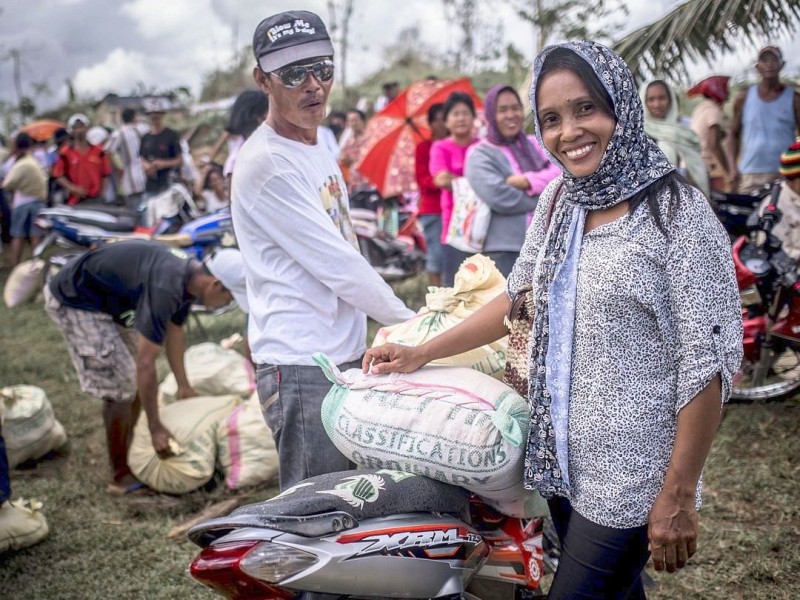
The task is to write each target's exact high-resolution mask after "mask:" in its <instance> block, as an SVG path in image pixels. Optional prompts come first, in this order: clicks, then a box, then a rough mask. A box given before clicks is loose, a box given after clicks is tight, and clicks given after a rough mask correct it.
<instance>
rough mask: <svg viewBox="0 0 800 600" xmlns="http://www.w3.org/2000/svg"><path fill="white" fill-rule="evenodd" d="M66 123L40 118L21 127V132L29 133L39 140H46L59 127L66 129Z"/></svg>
mask: <svg viewBox="0 0 800 600" xmlns="http://www.w3.org/2000/svg"><path fill="white" fill-rule="evenodd" d="M66 127H67V126H66V125H64V123H62V122H61V121H56V120H54V119H39V120H38V121H31V122H30V123H28V124H27V125H25V126H24V127H21V128H20V131H21V132H25V133H27V134H28V135H29V136H31V137H32V138H33V139H34V140H36V141H37V142H46V141H47V140H49V139H50V138H51V137H53V134H54V133H55V132H56V130H57V129H66Z"/></svg>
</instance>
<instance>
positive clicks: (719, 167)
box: [686, 75, 731, 192]
mask: <svg viewBox="0 0 800 600" xmlns="http://www.w3.org/2000/svg"><path fill="white" fill-rule="evenodd" d="M730 79H731V78H730V77H727V76H725V75H714V76H713V77H707V78H706V79H703V81H701V82H700V83H698V84H697V85H695V86H694V87H692V88H690V89H689V90H688V91H687V92H686V95H687V96H689V97H690V98H691V97H693V96H703V98H704V100H703V101H702V102H701V103H700V104H698V105H697V106H696V107H695V108H694V110H693V111H692V130H694V132H695V133H696V134H697V137H698V138H699V139H700V156H702V158H703V162H704V163H705V165H706V170H707V171H708V178H709V182H710V187H711V189H712V190H716V191H718V192H728V191H730V185H729V183H728V179H729V177H728V172H729V168H728V157H727V155H726V154H725V147H724V144H723V143H722V140H723V139H724V138H725V132H724V130H723V128H722V123H723V121H724V119H725V115H724V114H723V113H722V107H723V105H724V104H725V102H726V101H727V100H728V82H729V81H730Z"/></svg>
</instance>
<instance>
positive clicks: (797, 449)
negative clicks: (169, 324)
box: [0, 270, 800, 600]
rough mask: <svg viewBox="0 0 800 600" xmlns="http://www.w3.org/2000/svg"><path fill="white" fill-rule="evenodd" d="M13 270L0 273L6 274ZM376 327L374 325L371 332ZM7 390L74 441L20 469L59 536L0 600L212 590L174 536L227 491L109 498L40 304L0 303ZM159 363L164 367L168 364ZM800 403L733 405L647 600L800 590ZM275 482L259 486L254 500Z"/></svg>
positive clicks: (83, 402) (220, 330)
mask: <svg viewBox="0 0 800 600" xmlns="http://www.w3.org/2000/svg"><path fill="white" fill-rule="evenodd" d="M7 273H8V271H7V270H3V271H1V272H0V281H4V280H5V276H6V275H7ZM396 289H397V291H398V294H399V295H401V297H403V298H405V299H406V300H407V302H408V303H409V305H410V306H413V307H414V308H418V307H419V306H421V304H422V303H423V302H424V293H425V286H424V284H423V283H422V281H421V280H413V281H409V282H404V283H400V284H397V285H396ZM242 324H243V317H242V315H241V314H240V313H238V312H233V313H230V314H227V315H223V316H220V317H214V318H204V319H203V325H204V328H205V330H206V331H205V334H203V333H202V332H201V331H200V330H199V328H198V327H197V326H196V325H192V326H190V328H189V340H190V343H198V342H200V341H205V340H206V339H210V340H213V341H219V340H221V339H222V338H224V337H227V336H228V335H230V334H231V333H234V332H236V331H240V330H241V327H242ZM375 330H376V326H375V324H371V327H370V332H371V334H374V332H375ZM0 340H2V342H1V343H2V354H0V385H3V386H5V385H13V384H20V383H26V384H32V385H37V386H40V387H42V388H43V389H44V390H45V391H46V392H47V395H48V397H49V398H50V400H51V402H52V403H53V406H54V408H55V411H56V416H57V417H58V419H59V420H60V421H61V422H62V423H63V425H64V427H65V428H66V430H67V433H68V435H69V440H70V441H69V444H68V448H67V450H66V451H65V452H64V453H62V454H61V455H59V456H57V457H54V458H52V459H49V460H45V461H41V462H39V463H38V464H36V465H35V466H31V467H29V468H26V469H17V470H14V471H13V472H12V487H13V495H14V496H15V497H19V496H24V497H36V498H38V499H40V500H42V501H43V502H44V511H45V514H46V515H47V520H48V523H49V525H50V536H49V537H48V538H47V539H46V540H45V541H43V542H42V543H41V544H39V545H37V546H34V547H32V548H28V549H25V550H22V551H19V552H16V553H8V554H5V555H0V597H2V598H4V599H5V598H8V599H9V600H12V599H14V600H16V599H20V600H28V599H30V600H34V599H35V600H38V599H47V600H55V599H61V598H70V599H71V598H79V599H95V598H96V599H101V598H103V599H106V598H114V599H118V600H119V599H128V598H130V599H136V598H147V599H159V598H170V599H171V598H192V599H195V598H200V599H202V598H215V597H216V596H214V595H212V594H211V593H210V592H208V591H206V590H205V589H204V588H203V587H202V586H200V585H199V584H196V583H195V582H194V581H192V580H191V578H189V577H188V575H186V573H185V571H186V568H187V566H188V564H189V562H190V561H191V559H192V558H193V556H194V555H195V550H196V549H195V547H194V546H193V545H191V544H189V543H187V542H185V541H184V542H176V541H173V540H170V539H167V538H166V537H165V536H166V534H167V532H168V531H169V530H170V529H171V528H172V527H174V526H175V525H177V524H179V523H180V522H182V521H183V520H185V519H187V518H189V517H191V516H192V515H193V514H195V513H196V512H198V511H199V510H201V509H202V508H204V507H205V506H207V505H209V504H210V503H212V502H215V501H218V500H220V499H222V498H224V497H226V495H225V494H224V493H223V492H222V491H221V489H220V488H217V489H214V490H207V491H199V492H196V493H193V494H188V495H186V496H183V497H181V498H179V499H178V500H177V501H175V502H174V503H170V504H165V505H149V504H140V503H137V502H133V501H131V500H128V499H124V500H119V499H113V498H111V497H109V496H108V495H107V494H106V493H105V491H104V488H105V483H106V480H107V476H108V467H107V460H106V453H105V443H104V439H103V425H102V421H101V415H100V406H99V404H98V402H97V401H95V400H93V399H92V398H90V397H88V396H86V395H84V394H82V393H81V392H80V390H79V388H78V383H77V379H76V376H75V372H74V370H73V368H72V365H71V364H70V361H69V358H68V356H67V353H66V349H65V347H64V343H63V341H62V339H61V336H60V334H59V333H58V331H57V330H56V329H55V327H54V326H53V325H52V323H51V322H50V320H49V319H48V317H47V315H46V314H45V312H44V310H43V308H42V305H41V302H38V301H37V302H36V303H34V304H30V305H25V306H22V307H18V308H16V309H14V310H8V309H7V308H6V307H5V305H4V304H2V305H0ZM161 370H162V371H164V370H165V366H164V364H163V363H162V365H161ZM798 423H800V408H799V403H798V401H797V400H793V401H790V402H788V403H785V404H765V405H756V406H731V407H730V408H729V409H728V411H727V415H726V418H725V420H724V422H723V424H722V427H721V430H720V433H719V435H718V436H717V439H716V441H715V444H714V448H713V450H712V453H711V457H710V459H709V462H708V465H707V467H706V470H705V484H706V485H705V494H704V501H705V507H704V509H703V511H702V513H701V517H700V519H701V522H700V523H701V537H700V540H699V551H698V554H697V556H696V557H695V558H694V559H693V560H692V561H691V563H690V565H689V566H688V567H687V568H686V569H684V570H683V571H682V572H680V573H678V574H676V575H656V576H655V579H656V582H657V587H656V588H655V589H653V590H651V591H649V593H648V595H649V597H650V598H651V599H656V600H665V599H667V598H693V599H724V600H729V599H738V598H755V599H764V600H768V599H769V600H780V599H787V600H788V599H790V598H794V597H795V596H796V594H797V590H800V509H799V508H798V501H797V498H798V491H800V489H799V488H798V481H800V467H799V466H798V456H800V441H798V440H800V431H798V429H799V428H798ZM273 493H274V489H273V488H262V489H257V490H254V491H251V492H250V496H249V498H248V501H251V500H252V501H256V500H258V499H261V498H266V497H269V496H270V495H271V494H273Z"/></svg>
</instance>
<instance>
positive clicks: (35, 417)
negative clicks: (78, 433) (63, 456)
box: [0, 385, 67, 469]
mask: <svg viewBox="0 0 800 600" xmlns="http://www.w3.org/2000/svg"><path fill="white" fill-rule="evenodd" d="M0 403H2V405H3V410H2V411H0V412H3V439H5V443H6V454H7V455H8V466H9V468H11V469H13V468H14V467H16V466H17V465H19V464H22V463H24V462H25V461H27V460H36V459H39V458H41V457H43V456H44V455H45V454H47V453H48V452H51V451H53V450H57V449H58V448H60V447H61V446H63V445H64V444H65V443H66V442H67V433H66V432H65V431H64V427H63V426H62V425H61V423H59V422H58V420H57V419H56V416H55V413H54V412H53V405H52V404H50V400H48V398H47V394H45V392H44V390H43V389H41V388H39V387H36V386H33V385H14V386H9V387H5V388H3V389H2V390H0Z"/></svg>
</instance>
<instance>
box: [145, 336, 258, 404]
mask: <svg viewBox="0 0 800 600" xmlns="http://www.w3.org/2000/svg"><path fill="white" fill-rule="evenodd" d="M183 361H184V364H185V365H186V377H187V379H188V380H189V383H190V384H191V386H192V387H193V388H194V391H196V392H197V394H198V395H200V396H223V395H226V394H237V395H239V396H243V397H247V396H250V394H252V393H253V391H254V390H255V389H256V378H255V372H254V371H253V365H252V364H251V363H250V361H249V360H247V359H246V358H245V357H244V356H242V355H241V354H239V353H238V352H236V351H235V350H230V349H228V348H223V347H222V346H220V345H219V344H215V343H213V342H206V343H203V344H197V345H196V346H192V347H190V348H189V349H188V350H186V353H185V354H184V357H183ZM177 393H178V382H177V381H176V380H175V375H173V374H172V373H170V374H169V375H167V376H166V377H165V378H164V381H162V382H161V385H160V386H159V389H158V398H159V403H160V404H169V403H170V402H174V401H175V400H176V399H177V397H176V396H177Z"/></svg>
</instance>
